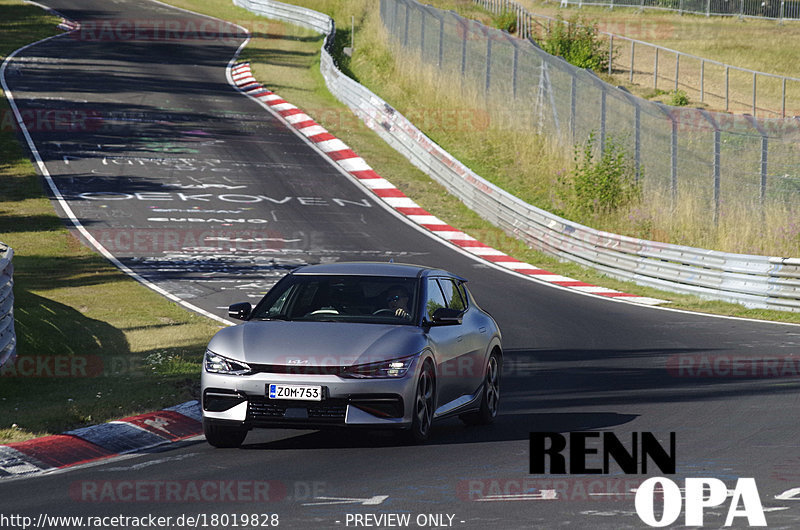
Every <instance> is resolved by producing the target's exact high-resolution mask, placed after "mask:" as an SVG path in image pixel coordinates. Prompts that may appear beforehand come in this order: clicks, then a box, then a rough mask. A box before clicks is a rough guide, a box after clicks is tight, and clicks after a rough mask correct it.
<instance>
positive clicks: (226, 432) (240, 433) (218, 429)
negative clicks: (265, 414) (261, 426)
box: [203, 421, 247, 448]
mask: <svg viewBox="0 0 800 530" xmlns="http://www.w3.org/2000/svg"><path fill="white" fill-rule="evenodd" d="M203 433H204V434H205V435H206V441H207V442H208V443H209V444H211V445H213V446H214V447H220V448H225V447H239V446H241V445H242V442H244V439H245V437H246V436H247V428H245V427H229V426H227V425H220V424H216V423H209V422H207V421H203Z"/></svg>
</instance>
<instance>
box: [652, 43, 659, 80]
mask: <svg viewBox="0 0 800 530" xmlns="http://www.w3.org/2000/svg"><path fill="white" fill-rule="evenodd" d="M653 88H655V89H656V90H658V48H656V58H655V59H654V62H653Z"/></svg>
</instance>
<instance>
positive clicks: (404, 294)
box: [386, 285, 411, 318]
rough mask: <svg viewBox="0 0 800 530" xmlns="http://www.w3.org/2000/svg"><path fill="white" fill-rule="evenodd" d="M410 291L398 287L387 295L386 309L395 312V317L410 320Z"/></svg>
mask: <svg viewBox="0 0 800 530" xmlns="http://www.w3.org/2000/svg"><path fill="white" fill-rule="evenodd" d="M408 298H409V297H408V291H406V289H405V287H401V286H399V285H396V286H394V287H392V288H390V289H389V291H388V293H386V307H387V309H389V310H390V311H392V312H394V316H396V317H400V318H410V316H411V315H409V314H408Z"/></svg>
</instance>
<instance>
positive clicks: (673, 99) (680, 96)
mask: <svg viewBox="0 0 800 530" xmlns="http://www.w3.org/2000/svg"><path fill="white" fill-rule="evenodd" d="M670 94H671V96H670V100H669V104H670V105H672V106H673V107H685V106H686V105H688V104H689V96H687V95H686V92H684V91H683V90H673V91H672V92H671V93H670Z"/></svg>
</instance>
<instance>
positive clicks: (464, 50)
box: [461, 20, 469, 85]
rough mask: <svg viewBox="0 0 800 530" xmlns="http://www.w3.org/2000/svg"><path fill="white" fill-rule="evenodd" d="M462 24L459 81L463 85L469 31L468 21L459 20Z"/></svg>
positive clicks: (465, 74)
mask: <svg viewBox="0 0 800 530" xmlns="http://www.w3.org/2000/svg"><path fill="white" fill-rule="evenodd" d="M461 23H462V24H463V25H464V34H463V35H462V36H461V83H462V85H463V83H464V80H465V78H466V77H467V32H468V31H469V23H468V22H466V21H463V20H462V21H461Z"/></svg>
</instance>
